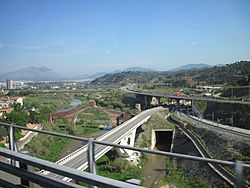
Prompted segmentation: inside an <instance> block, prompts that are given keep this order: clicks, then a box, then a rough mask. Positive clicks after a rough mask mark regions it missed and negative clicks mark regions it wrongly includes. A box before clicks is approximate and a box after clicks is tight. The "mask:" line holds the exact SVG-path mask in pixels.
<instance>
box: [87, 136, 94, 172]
mask: <svg viewBox="0 0 250 188" xmlns="http://www.w3.org/2000/svg"><path fill="white" fill-rule="evenodd" d="M88 166H89V172H90V173H93V174H96V164H95V145H94V142H93V139H92V138H90V139H89V141H88Z"/></svg>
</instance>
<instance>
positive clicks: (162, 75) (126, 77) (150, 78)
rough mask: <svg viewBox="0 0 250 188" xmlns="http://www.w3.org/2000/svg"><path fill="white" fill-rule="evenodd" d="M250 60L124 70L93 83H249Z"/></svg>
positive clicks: (184, 85)
mask: <svg viewBox="0 0 250 188" xmlns="http://www.w3.org/2000/svg"><path fill="white" fill-rule="evenodd" d="M249 77H250V61H240V62H236V63H233V64H227V65H226V66H218V67H217V66H215V67H211V68H210V67H209V68H201V69H191V70H186V71H179V72H167V71H164V72H122V73H115V74H107V75H105V76H103V77H100V78H97V79H95V80H94V81H92V84H120V85H123V84H128V83H158V84H159V83H162V84H170V83H171V85H172V86H177V87H188V86H193V85H197V84H198V85H201V84H204V85H205V84H209V85H216V84H224V85H233V86H237V85H239V86H244V85H249Z"/></svg>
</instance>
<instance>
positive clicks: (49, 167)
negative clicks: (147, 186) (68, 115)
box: [0, 122, 250, 187]
mask: <svg viewBox="0 0 250 188" xmlns="http://www.w3.org/2000/svg"><path fill="white" fill-rule="evenodd" d="M1 125H2V126H7V127H8V128H9V131H8V133H9V147H10V150H8V149H4V148H0V155H1V156H4V157H7V158H10V159H11V165H9V164H6V163H2V162H0V170H2V171H5V172H8V173H11V174H13V175H15V176H17V177H20V178H21V179H23V180H24V181H26V186H27V184H28V183H27V181H31V182H35V183H36V184H39V185H41V186H46V187H62V186H64V187H79V186H78V185H76V184H72V183H68V182H64V181H61V180H59V179H52V178H49V177H46V176H45V175H42V174H38V173H33V172H28V171H27V170H24V169H22V168H20V167H22V166H23V165H19V168H18V167H17V166H18V165H17V164H16V161H18V162H19V164H26V165H31V166H34V167H37V168H39V169H44V170H46V171H50V172H53V173H55V174H59V175H61V176H63V177H68V178H69V179H73V180H75V181H77V182H78V181H80V182H85V183H87V184H89V185H94V186H100V187H139V186H137V185H133V184H128V183H125V182H120V181H117V180H113V179H109V178H105V177H102V176H99V175H96V164H95V150H94V148H95V145H96V144H100V145H105V146H111V147H115V148H122V149H129V150H133V151H139V152H143V153H148V154H156V155H162V156H168V157H176V158H182V159H188V160H194V161H200V162H206V163H213V164H219V165H226V166H230V167H234V170H235V176H236V178H235V182H234V185H235V186H236V187H246V186H245V185H244V184H243V171H244V168H250V165H249V164H243V163H241V162H240V161H236V162H231V161H223V160H217V159H210V158H203V157H197V156H191V155H183V154H178V153H170V152H164V151H156V150H148V149H142V148H136V147H131V146H125V145H119V144H113V143H108V142H103V141H98V140H94V139H91V138H81V137H76V136H71V135H65V134H60V133H55V132H49V131H44V130H37V129H30V128H26V127H21V126H18V125H12V124H7V123H2V122H0V126H1ZM15 129H23V130H28V131H34V132H38V133H42V134H47V135H53V136H59V137H63V138H69V139H74V140H79V141H83V142H85V143H88V151H87V153H88V170H89V173H88V172H81V173H79V170H76V169H73V168H70V167H66V166H62V165H58V164H55V163H52V162H49V161H45V160H41V159H38V158H35V157H31V156H28V155H24V154H21V153H18V152H17V148H16V144H15V137H14V133H15ZM24 166H25V165H24ZM0 185H2V186H3V187H14V186H15V185H13V184H11V183H10V182H6V181H5V180H2V179H0Z"/></svg>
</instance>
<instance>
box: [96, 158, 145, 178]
mask: <svg viewBox="0 0 250 188" xmlns="http://www.w3.org/2000/svg"><path fill="white" fill-rule="evenodd" d="M146 160H147V158H146V157H145V156H144V155H142V157H141V160H140V163H139V164H138V165H137V166H134V165H130V163H129V162H128V161H127V160H125V159H123V158H115V159H113V160H110V159H109V157H108V156H107V155H104V156H102V157H101V158H100V159H99V160H98V161H97V170H98V175H101V176H104V177H108V178H112V179H116V180H120V181H125V180H127V179H142V177H141V173H142V172H141V166H143V165H144V164H145V162H146Z"/></svg>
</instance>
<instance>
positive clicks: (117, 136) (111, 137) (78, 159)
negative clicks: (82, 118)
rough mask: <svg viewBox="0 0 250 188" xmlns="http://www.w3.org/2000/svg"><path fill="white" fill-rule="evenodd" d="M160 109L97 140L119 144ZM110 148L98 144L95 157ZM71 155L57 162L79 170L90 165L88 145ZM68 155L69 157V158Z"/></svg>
mask: <svg viewBox="0 0 250 188" xmlns="http://www.w3.org/2000/svg"><path fill="white" fill-rule="evenodd" d="M159 110H162V107H157V108H153V109H149V110H146V111H144V112H142V113H140V114H138V115H137V116H135V117H133V118H131V119H130V120H128V121H126V122H124V123H123V124H121V125H119V126H117V127H116V128H114V129H112V130H111V131H109V132H107V133H106V134H104V135H102V136H100V137H99V138H97V140H99V141H104V142H109V143H115V144H118V143H119V142H120V141H121V139H123V138H124V137H125V136H126V135H128V134H129V133H130V132H132V130H134V129H136V128H138V127H139V126H140V125H142V124H143V123H144V122H146V121H147V120H148V119H149V118H150V116H151V115H152V114H153V113H155V112H157V111H159ZM110 149H111V147H108V146H103V145H96V146H95V159H96V160H98V159H99V158H100V157H101V156H103V155H104V154H105V153H107V152H108V151H109V150H110ZM73 153H74V152H73ZM71 155H72V154H69V155H68V156H66V157H64V158H63V159H62V160H59V161H57V162H56V163H57V164H61V165H64V166H68V167H71V168H75V169H78V170H84V169H86V168H87V167H88V164H87V163H88V160H87V145H85V146H83V147H82V148H80V149H78V150H77V151H76V152H75V153H74V155H73V157H71ZM67 157H68V158H69V159H67ZM64 159H66V160H64ZM42 174H44V175H46V176H48V177H51V178H60V179H63V180H64V181H70V179H67V178H64V177H62V176H58V175H56V174H52V173H49V172H43V173H42Z"/></svg>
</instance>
